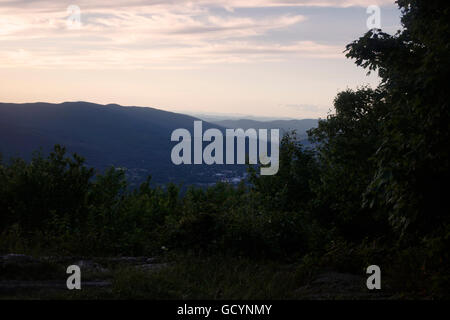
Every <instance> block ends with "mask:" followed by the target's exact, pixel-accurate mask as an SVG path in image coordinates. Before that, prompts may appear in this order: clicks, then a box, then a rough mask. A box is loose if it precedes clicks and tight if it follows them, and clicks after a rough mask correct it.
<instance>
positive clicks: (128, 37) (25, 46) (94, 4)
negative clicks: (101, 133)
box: [0, 0, 400, 118]
mask: <svg viewBox="0 0 450 320" xmlns="http://www.w3.org/2000/svg"><path fill="white" fill-rule="evenodd" d="M70 5H75V6H77V7H78V8H79V9H80V12H79V17H80V20H79V21H80V24H78V22H77V21H78V15H77V11H76V10H72V9H69V10H68V7H69V6H70ZM370 5H378V6H379V7H380V8H381V27H382V29H383V31H385V32H388V33H395V31H396V30H398V29H399V28H400V22H399V16H400V12H399V11H398V9H397V6H396V5H395V3H394V1H393V0H343V1H339V0H297V1H296V0H247V1H245V0H239V1H238V0H198V1H195V0H194V1H187V0H177V1H175V0H173V1H161V0H149V1H144V0H89V1H87V0H73V1H72V2H69V1H50V0H34V1H33V0H17V1H14V0H0V75H1V78H0V79H1V80H0V102H17V103H21V102H37V101H42V102H54V103H59V102H64V101H80V100H83V101H90V102H95V103H102V104H108V103H117V104H121V105H136V106H149V107H155V108H159V109H164V110H170V111H176V112H190V113H192V112H200V113H233V114H247V115H253V116H269V117H291V118H316V117H322V118H323V117H325V116H326V115H327V113H328V111H329V110H330V108H331V107H332V102H333V99H334V97H335V96H336V94H337V93H338V92H339V91H341V90H345V89H346V88H347V87H349V88H356V87H357V86H358V85H362V84H371V85H372V86H374V85H376V84H377V83H378V79H377V77H376V75H371V76H369V77H367V76H366V72H365V71H364V70H363V69H361V68H357V67H356V66H355V64H354V62H353V61H351V60H348V59H346V58H345V56H344V54H343V51H344V49H345V45H346V44H348V43H350V42H351V41H353V40H355V39H357V38H358V37H359V36H361V35H363V34H364V33H365V32H366V31H367V30H368V29H367V26H366V21H367V19H368V17H369V16H370V14H368V13H367V12H366V10H367V7H368V6H370ZM73 8H76V7H73ZM68 21H69V22H68Z"/></svg>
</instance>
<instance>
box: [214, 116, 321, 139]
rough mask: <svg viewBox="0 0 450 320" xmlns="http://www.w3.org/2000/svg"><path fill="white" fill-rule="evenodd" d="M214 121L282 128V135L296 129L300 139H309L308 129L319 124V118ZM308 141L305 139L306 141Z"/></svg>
mask: <svg viewBox="0 0 450 320" xmlns="http://www.w3.org/2000/svg"><path fill="white" fill-rule="evenodd" d="M213 123H215V124H217V125H219V126H221V127H225V128H231V129H236V128H242V129H244V130H246V129H249V128H254V129H280V135H281V136H282V135H283V133H286V132H288V131H292V130H296V132H297V134H298V136H299V138H300V140H306V139H307V133H306V131H307V130H309V129H311V128H316V127H317V125H318V120H317V119H302V120H273V121H256V120H252V119H238V120H234V119H229V120H220V121H214V122H213ZM306 142H307V141H305V143H306Z"/></svg>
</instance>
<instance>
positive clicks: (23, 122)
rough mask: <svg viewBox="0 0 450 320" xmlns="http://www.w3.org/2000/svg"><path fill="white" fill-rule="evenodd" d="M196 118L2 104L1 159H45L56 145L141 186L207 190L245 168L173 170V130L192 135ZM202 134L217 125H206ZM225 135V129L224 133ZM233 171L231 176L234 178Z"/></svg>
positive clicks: (83, 106)
mask: <svg viewBox="0 0 450 320" xmlns="http://www.w3.org/2000/svg"><path fill="white" fill-rule="evenodd" d="M194 120H198V119H196V118H194V117H191V116H187V115H183V114H179V113H172V112H167V111H162V110H158V109H154V108H147V107H123V106H119V105H115V104H109V105H99V104H94V103H88V102H65V103H61V104H50V103H27V104H12V103H0V153H1V154H2V155H3V158H4V159H7V158H9V157H11V156H20V157H23V158H25V159H30V157H31V154H32V152H33V151H36V150H38V149H39V148H41V149H42V151H43V152H44V154H47V153H48V152H49V151H51V150H52V148H53V146H54V145H55V144H61V145H64V146H66V147H67V150H68V151H69V152H76V153H78V154H80V155H81V156H83V157H85V158H86V161H87V165H89V166H92V167H95V168H97V169H99V170H104V169H105V168H107V167H108V166H111V165H114V166H116V167H123V168H126V169H127V175H128V178H129V179H130V180H131V181H134V182H136V183H137V182H141V181H143V180H144V179H145V177H146V176H147V175H149V174H151V175H152V177H153V181H155V182H157V183H166V182H168V181H174V182H183V183H185V184H191V183H196V184H209V183H212V182H214V181H217V179H218V177H225V178H230V179H231V178H235V176H236V175H237V176H239V175H241V174H242V172H244V171H245V168H244V167H243V166H239V168H237V166H234V167H231V168H230V167H228V166H227V167H226V169H227V171H226V172H224V169H225V168H224V166H218V165H217V166H206V165H201V166H199V165H195V166H194V165H188V166H184V165H182V166H175V165H173V164H172V162H171V158H170V153H171V149H172V147H173V145H174V144H175V142H171V141H170V136H171V133H172V131H173V130H175V129H177V128H186V129H188V130H189V131H191V132H192V130H193V129H192V128H193V123H194ZM203 127H204V130H206V129H208V128H211V127H214V128H218V125H216V124H210V123H207V122H203ZM222 129H223V128H222ZM230 170H231V171H233V170H234V171H233V172H230Z"/></svg>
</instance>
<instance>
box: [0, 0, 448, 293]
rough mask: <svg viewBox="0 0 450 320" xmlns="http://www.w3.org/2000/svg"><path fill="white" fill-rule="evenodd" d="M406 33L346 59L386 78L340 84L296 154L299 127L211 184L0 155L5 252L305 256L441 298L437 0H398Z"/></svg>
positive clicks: (352, 48)
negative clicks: (273, 154)
mask: <svg viewBox="0 0 450 320" xmlns="http://www.w3.org/2000/svg"><path fill="white" fill-rule="evenodd" d="M397 2H398V5H399V7H400V9H401V10H402V14H403V15H402V24H403V29H402V31H400V32H398V33H397V34H395V35H388V34H386V33H383V32H382V31H381V30H371V31H369V32H368V33H367V34H365V35H364V36H363V37H361V38H360V39H358V40H357V41H355V42H353V43H352V44H350V45H348V47H347V56H348V57H349V58H352V59H355V61H356V64H357V65H359V66H362V67H364V68H367V69H368V70H369V71H372V72H373V71H377V72H378V73H379V75H380V77H381V80H382V81H381V84H380V85H379V86H378V87H377V88H376V89H372V88H369V87H361V88H359V89H357V90H350V89H348V90H346V91H344V92H341V93H339V94H338V95H337V97H336V99H335V101H334V107H335V113H334V114H331V115H329V116H328V118H327V119H325V120H321V121H320V122H319V126H318V128H316V129H312V130H311V131H310V132H309V137H310V139H311V140H312V141H314V142H315V145H316V146H317V147H316V148H315V149H313V150H311V149H304V148H302V146H301V145H300V144H299V143H298V142H297V141H296V137H295V134H294V133H291V134H288V135H286V136H285V137H284V138H283V140H282V143H281V148H280V170H279V172H278V174H277V175H275V176H258V174H257V172H259V171H253V170H252V169H251V168H250V169H249V170H250V175H249V181H248V183H242V184H241V185H239V186H238V187H232V186H230V185H227V184H224V183H218V184H216V185H215V186H213V187H210V188H208V189H199V188H194V187H191V188H189V189H188V190H187V191H186V192H184V193H183V194H181V193H180V187H179V186H176V185H173V184H170V185H168V186H166V187H164V188H162V187H151V185H150V180H149V181H147V183H144V184H142V185H141V186H140V187H139V188H137V189H135V190H129V189H128V188H127V183H126V180H125V178H124V173H123V172H122V171H120V170H116V169H114V168H111V169H110V170H108V171H107V172H105V173H103V174H97V173H95V172H94V170H93V169H89V168H86V167H85V166H84V164H83V159H82V158H81V157H79V156H78V155H73V156H72V157H68V156H66V154H65V149H64V148H63V147H60V146H56V147H55V150H54V152H53V153H51V154H50V156H49V157H48V158H43V157H42V156H41V155H39V154H36V155H35V157H34V158H33V160H32V161H31V162H29V163H26V162H24V161H23V160H20V159H14V160H12V161H10V162H5V161H3V162H1V163H0V181H1V183H0V208H1V214H0V229H1V230H0V232H1V239H0V250H1V251H21V250H22V251H27V250H28V251H30V250H31V251H32V250H36V251H37V252H49V253H53V254H60V255H63V254H84V255H86V254H87V255H145V254H154V253H155V252H157V253H158V252H159V253H160V252H165V251H169V252H178V251H180V252H186V251H190V252H193V253H195V254H201V255H207V254H211V253H215V254H217V253H221V254H234V255H245V256H250V257H253V258H255V259H260V258H276V259H278V260H281V259H283V260H286V261H294V260H298V259H303V261H306V262H305V263H310V264H311V266H312V267H316V266H327V267H332V268H336V269H339V270H343V271H353V272H361V270H363V268H365V267H367V266H368V265H370V264H378V265H380V266H381V267H382V270H383V272H384V273H383V274H384V275H386V277H388V278H389V279H391V282H390V283H391V285H392V288H394V289H398V290H401V291H412V292H420V294H422V295H424V296H437V297H442V296H444V297H448V288H450V281H449V280H450V276H449V275H450V273H449V271H450V270H449V259H448V253H449V248H450V246H449V242H450V224H449V210H448V197H447V195H448V191H447V189H448V188H445V187H444V186H446V184H447V183H448V181H450V180H449V154H448V152H449V148H448V143H449V124H450V121H449V120H450V119H449V113H450V111H449V106H448V90H447V83H448V76H449V74H450V72H449V71H450V70H449V68H450V61H449V59H450V47H449V45H448V39H450V34H449V33H450V25H449V21H450V17H449V9H448V5H447V4H446V2H445V1H420V0H419V1H408V0H399V1H397Z"/></svg>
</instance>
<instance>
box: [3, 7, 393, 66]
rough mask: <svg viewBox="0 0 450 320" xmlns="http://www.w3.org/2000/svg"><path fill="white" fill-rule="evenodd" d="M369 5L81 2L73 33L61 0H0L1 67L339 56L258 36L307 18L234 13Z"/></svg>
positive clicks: (336, 51)
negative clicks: (258, 9)
mask: <svg viewBox="0 0 450 320" xmlns="http://www.w3.org/2000/svg"><path fill="white" fill-rule="evenodd" d="M369 2H370V4H373V2H374V1H364V0H344V1H337V0H336V1H335V0H303V1H293V0H248V1H236V0H229V1H225V0H198V1H187V0H186V1H185V0H178V1H174V0H172V1H170V0H169V1H162V0H150V1H143V0H130V1H129V0H127V1H125V0H115V1H114V0H113V1H111V0H110V1H106V0H97V1H86V0H79V1H76V2H75V4H76V5H78V6H79V7H80V8H81V24H82V27H81V28H80V29H74V30H70V29H68V27H67V18H68V16H69V14H68V12H67V10H66V9H67V8H66V7H63V6H62V4H61V2H59V1H49V0H34V1H32V0H18V1H12V0H0V44H1V45H0V58H1V60H0V67H3V68H5V67H19V66H23V67H35V68H48V67H62V66H67V67H74V68H109V67H118V68H190V67H196V66H199V65H203V64H210V63H242V62H257V61H280V60H283V59H287V58H292V57H313V58H337V57H342V54H341V52H342V48H340V47H337V46H335V45H327V44H324V43H316V42H314V41H305V40H302V41H293V42H291V43H280V42H278V41H277V40H276V39H269V40H267V39H264V40H262V39H260V37H261V36H264V35H267V34H269V33H270V32H273V31H277V30H287V29H289V28H291V27H293V26H295V25H297V24H301V23H303V22H304V21H306V20H307V17H305V16H303V15H299V14H286V13H274V14H265V15H251V14H248V15H246V16H245V15H242V14H241V15H236V14H234V10H235V9H237V8H243V7H246V8H265V7H294V6H331V7H347V6H355V5H356V6H365V5H368V4H369ZM375 2H376V1H375ZM390 2H391V1H384V0H383V1H381V0H380V1H378V3H379V4H380V5H381V4H387V3H390ZM217 8H224V9H226V10H223V11H220V12H217V10H216V9H217Z"/></svg>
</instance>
